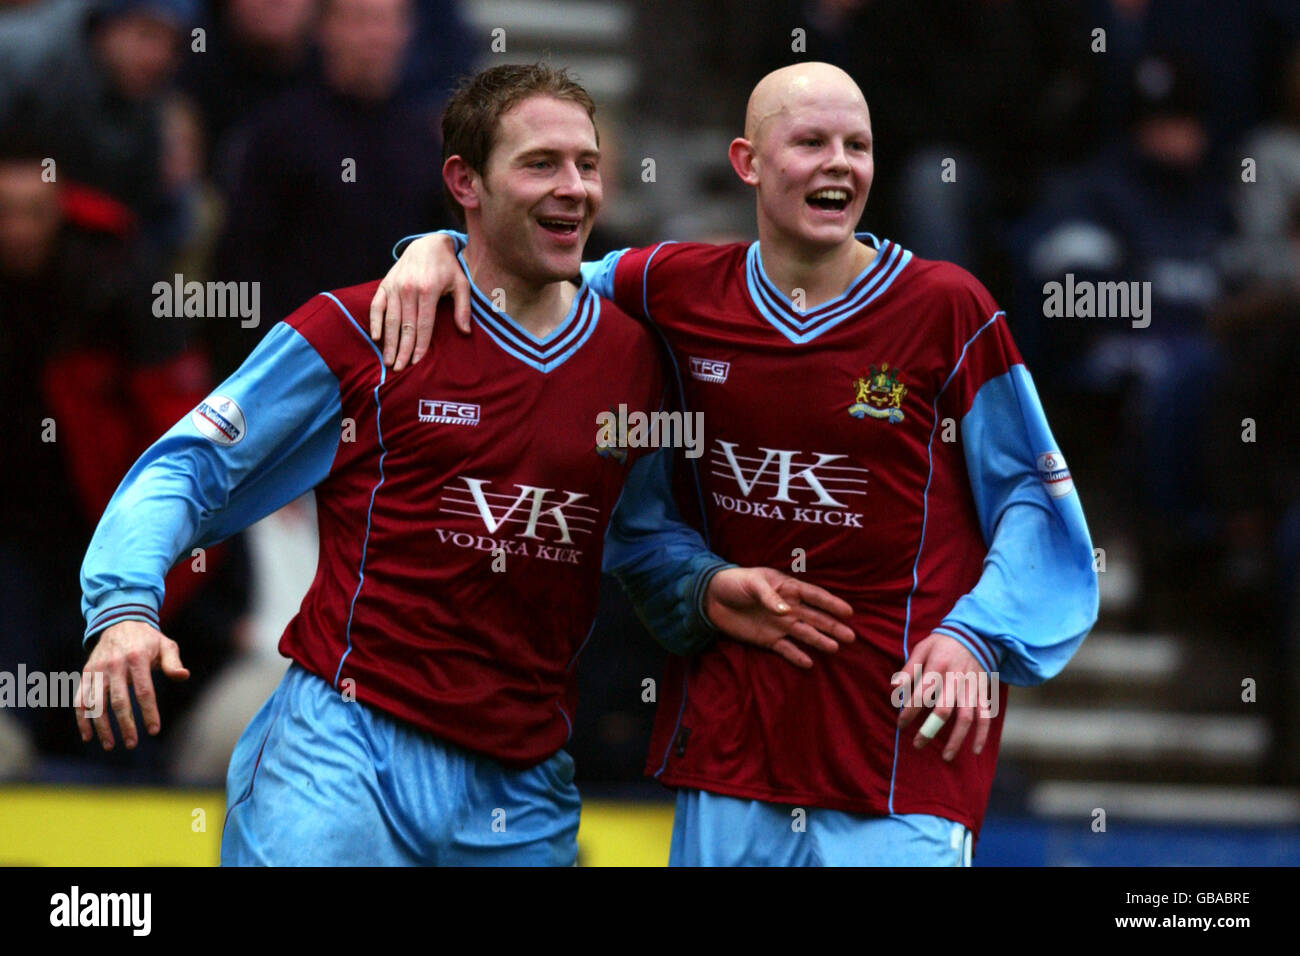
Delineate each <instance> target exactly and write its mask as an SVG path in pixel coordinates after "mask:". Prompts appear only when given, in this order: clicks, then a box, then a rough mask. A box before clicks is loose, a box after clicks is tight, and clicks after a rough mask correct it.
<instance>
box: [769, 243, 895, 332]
mask: <svg viewBox="0 0 1300 956" xmlns="http://www.w3.org/2000/svg"><path fill="white" fill-rule="evenodd" d="M857 238H858V239H859V240H865V241H866V242H867V243H868V244H869V245H871V246H872V247H874V248H875V249H876V258H874V259H872V260H871V265H869V266H867V267H866V268H865V269H863V270H862V271H861V272H860V273H858V275H857V277H856V278H854V280H853V281H852V282H850V283H849V287H848V289H846V290H845V291H844V292H842V293H841V294H840V295H837V296H836V297H835V298H833V299H830V300H828V301H826V302H823V303H822V304H821V305H819V306H817V308H815V309H809V310H807V311H805V312H800V311H799V310H798V309H796V308H795V307H794V303H793V302H791V301H790V298H789V296H787V295H786V294H785V293H784V292H782V291H781V290H780V289H778V288H777V287H776V285H775V283H773V282H772V280H771V279H769V278H768V277H767V273H766V272H765V271H764V270H763V258H762V256H760V255H759V252H758V242H754V243H752V244H751V245H750V247H749V251H748V253H746V255H745V285H746V288H747V289H748V291H749V298H750V300H751V301H752V302H753V303H754V308H756V309H758V311H759V314H760V315H762V316H763V318H764V319H766V320H767V321H768V322H770V323H771V324H772V326H773V327H774V328H775V329H776V330H777V331H778V332H780V333H781V334H782V335H784V336H785V337H786V338H787V339H789V340H790V341H791V342H793V343H795V344H796V345H800V344H802V343H804V342H811V341H812V340H813V339H815V338H817V336H819V335H821V334H822V333H823V332H827V331H829V330H831V329H833V328H835V326H837V325H839V324H840V323H841V322H843V321H844V320H845V319H847V318H849V317H850V316H852V315H856V314H857V313H858V312H860V311H862V310H863V309H865V308H866V307H867V306H868V305H870V304H871V303H872V302H874V301H875V300H876V299H877V298H879V297H880V296H881V295H882V294H883V293H884V291H885V290H886V289H888V288H889V287H890V285H891V284H892V283H893V281H894V279H896V278H897V277H898V274H899V273H900V272H902V271H903V269H904V268H905V267H906V266H907V264H908V263H909V262H911V261H912V254H911V253H910V252H908V251H907V250H906V249H904V248H903V247H902V246H900V245H898V244H897V243H894V242H890V241H889V240H888V239H877V238H876V237H875V236H873V235H872V234H871V233H869V232H863V233H858V234H857Z"/></svg>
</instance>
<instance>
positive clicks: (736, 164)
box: [727, 136, 758, 186]
mask: <svg viewBox="0 0 1300 956" xmlns="http://www.w3.org/2000/svg"><path fill="white" fill-rule="evenodd" d="M727 158H728V159H730V160H731V168H732V169H734V170H735V171H736V175H737V176H739V177H740V179H741V181H742V182H744V183H746V184H747V185H749V186H757V185H758V171H757V169H755V165H756V164H755V159H756V157H755V155H754V144H753V143H751V142H750V141H749V140H747V139H745V138H744V137H743V136H737V137H736V138H735V139H733V140H732V141H731V145H730V146H729V147H728V148H727Z"/></svg>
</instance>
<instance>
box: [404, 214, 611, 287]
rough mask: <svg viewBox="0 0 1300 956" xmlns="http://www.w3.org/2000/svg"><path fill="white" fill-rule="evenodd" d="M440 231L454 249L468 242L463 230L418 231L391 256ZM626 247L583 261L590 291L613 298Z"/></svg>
mask: <svg viewBox="0 0 1300 956" xmlns="http://www.w3.org/2000/svg"><path fill="white" fill-rule="evenodd" d="M438 233H442V234H443V235H446V236H451V238H452V239H453V240H455V242H456V251H457V252H460V251H461V250H462V249H464V248H465V244H466V243H467V242H469V237H468V236H466V235H465V233H463V232H457V231H456V230H454V229H439V230H437V232H418V233H416V234H415V235H412V236H403V237H402V238H401V239H398V240H397V242H396V243H395V244H394V245H393V258H394V259H398V258H400V257H401V255H402V253H403V252H405V251H406V247H407V246H408V245H410V244H411V243H412V242H414V241H415V240H416V239H423V238H424V237H425V236H433V235H437V234H438ZM625 252H627V250H626V249H619V250H618V251H617V252H611V253H610V254H609V255H607V256H605V258H603V259H598V260H597V261H595V262H584V263H583V264H582V278H583V280H584V281H586V283H587V285H588V286H590V287H591V291H592V292H594V293H596V295H598V296H601V297H602V298H605V299H613V298H614V268H615V267H616V266H617V265H618V260H619V258H620V257H621V256H622V255H623V253H625Z"/></svg>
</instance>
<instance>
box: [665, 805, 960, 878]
mask: <svg viewBox="0 0 1300 956" xmlns="http://www.w3.org/2000/svg"><path fill="white" fill-rule="evenodd" d="M970 858H971V834H970V831H969V830H967V829H966V828H965V827H964V826H962V825H961V824H960V823H954V822H953V821H951V820H945V819H943V818H942V817H936V816H930V815H929V814H924V813H902V814H894V815H892V816H885V817H873V816H866V815H865V814H860V813H844V812H841V811H839V810H827V809H824V808H822V807H794V806H788V805H786V804H781V803H764V802H762V801H759V800H745V799H740V798H736V797H724V796H719V795H718V794H716V793H708V792H705V791H703V790H685V789H683V790H678V791H677V812H676V813H675V814H674V816H673V843H672V849H671V851H670V852H669V855H668V865H669V866H970Z"/></svg>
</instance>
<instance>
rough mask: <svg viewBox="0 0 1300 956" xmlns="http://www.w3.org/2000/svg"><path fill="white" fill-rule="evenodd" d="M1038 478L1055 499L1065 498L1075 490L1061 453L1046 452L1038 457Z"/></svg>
mask: <svg viewBox="0 0 1300 956" xmlns="http://www.w3.org/2000/svg"><path fill="white" fill-rule="evenodd" d="M1038 477H1039V478H1041V479H1043V486H1044V487H1045V488H1046V489H1047V493H1048V494H1049V495H1051V496H1052V497H1053V498H1063V497H1065V496H1066V495H1068V494H1069V493H1070V492H1071V491H1073V490H1074V479H1073V478H1071V477H1070V469H1069V468H1067V467H1066V464H1065V456H1064V455H1062V454H1061V453H1060V452H1059V451H1046V452H1043V453H1042V454H1041V455H1039V456H1038Z"/></svg>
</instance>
